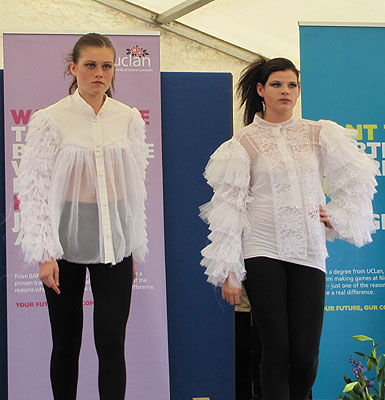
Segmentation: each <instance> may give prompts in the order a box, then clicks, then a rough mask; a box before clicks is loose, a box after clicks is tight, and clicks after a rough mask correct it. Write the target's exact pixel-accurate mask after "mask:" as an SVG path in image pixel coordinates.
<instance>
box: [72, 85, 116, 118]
mask: <svg viewBox="0 0 385 400" xmlns="http://www.w3.org/2000/svg"><path fill="white" fill-rule="evenodd" d="M72 97H73V99H74V100H75V101H76V103H77V104H78V105H79V106H80V107H82V108H83V109H84V110H88V112H91V113H92V115H93V116H95V111H94V109H93V108H92V107H91V106H90V105H89V104H88V103H87V102H86V101H85V100H84V99H83V97H82V96H80V94H79V89H76V90H75V92H74V94H73V95H72ZM108 102H109V97H108V96H107V95H106V94H104V103H103V105H102V107H101V109H100V110H99V112H98V115H100V114H101V113H102V112H103V111H104V108H105V107H106V106H107V103H108Z"/></svg>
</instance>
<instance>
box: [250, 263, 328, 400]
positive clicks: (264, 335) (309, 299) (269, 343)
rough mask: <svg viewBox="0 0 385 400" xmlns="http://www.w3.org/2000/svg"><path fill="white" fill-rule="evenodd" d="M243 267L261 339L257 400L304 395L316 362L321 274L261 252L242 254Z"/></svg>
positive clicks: (294, 398) (284, 399)
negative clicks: (245, 256)
mask: <svg viewBox="0 0 385 400" xmlns="http://www.w3.org/2000/svg"><path fill="white" fill-rule="evenodd" d="M245 266H246V271H247V279H246V281H245V288H246V292H247V295H248V297H249V300H250V304H251V308H252V313H253V316H254V319H255V321H256V325H257V328H258V333H259V335H260V338H261V342H262V360H261V387H262V395H263V400H278V399H279V400H289V399H290V400H306V399H307V398H308V396H309V393H310V391H311V388H312V385H313V383H314V381H315V377H316V373H317V367H318V350H319V343H320V337H321V330H322V321H323V310H324V302H325V274H324V273H323V272H322V271H320V270H318V269H316V268H311V267H305V266H302V265H298V264H292V263H289V262H285V261H280V260H275V259H272V258H267V257H255V258H250V259H247V260H245Z"/></svg>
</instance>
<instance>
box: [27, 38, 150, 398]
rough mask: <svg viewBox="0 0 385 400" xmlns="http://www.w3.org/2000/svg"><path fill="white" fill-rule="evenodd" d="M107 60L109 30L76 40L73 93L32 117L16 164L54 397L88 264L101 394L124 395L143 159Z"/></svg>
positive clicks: (63, 392) (73, 359)
mask: <svg viewBox="0 0 385 400" xmlns="http://www.w3.org/2000/svg"><path fill="white" fill-rule="evenodd" d="M114 62H115V49H114V47H113V45H112V43H111V41H110V40H109V39H108V38H107V37H105V36H102V35H99V34H96V33H90V34H87V35H84V36H82V37H81V38H80V39H79V40H78V41H77V43H76V44H75V46H74V49H73V51H72V53H71V54H70V57H69V64H68V71H69V73H70V74H71V75H72V76H73V82H72V83H71V86H70V89H69V93H70V95H69V96H67V97H65V98H63V99H62V100H60V101H59V102H57V103H55V104H53V105H50V106H49V107H47V108H44V109H42V110H39V111H37V112H36V113H35V114H34V115H33V117H32V119H31V122H30V124H29V127H28V133H27V137H26V146H25V151H24V154H23V158H22V162H21V167H20V170H21V172H20V177H19V184H20V194H19V197H20V209H21V230H22V233H23V241H22V249H23V251H24V254H25V259H26V261H28V262H37V263H39V264H40V272H39V277H40V279H41V280H42V282H43V284H44V290H45V294H46V297H47V302H48V308H49V316H50V322H51V330H52V339H53V349H52V356H51V383H52V389H53V395H54V398H55V400H58V399H60V400H61V399H63V400H72V399H73V400H74V399H76V392H77V380H78V362H79V352H80V346H81V338H82V325H83V305H82V299H83V292H84V287H85V278H86V270H87V269H88V271H89V274H90V282H91V288H92V294H93V297H94V336H95V345H96V350H97V354H98V359H99V393H100V398H101V399H104V400H122V399H124V397H125V386H126V367H125V356H124V342H125V332H126V324H127V320H128V315H129V309H130V301H131V285H132V281H133V279H134V277H135V270H134V268H133V261H134V262H136V263H139V262H143V261H144V257H145V254H146V252H147V234H146V221H145V204H144V203H145V199H146V189H145V184H144V179H145V170H146V166H147V160H146V156H145V154H146V153H145V131H144V122H143V120H142V118H141V116H140V113H139V112H138V110H136V109H135V108H130V107H129V106H127V105H125V104H123V103H120V102H119V101H117V100H114V99H112V98H111V87H112V86H113V80H114V73H115V66H114Z"/></svg>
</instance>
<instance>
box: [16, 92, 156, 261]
mask: <svg viewBox="0 0 385 400" xmlns="http://www.w3.org/2000/svg"><path fill="white" fill-rule="evenodd" d="M147 164H148V162H147V160H146V148H145V131H144V121H143V120H142V118H141V116H140V113H139V112H138V110H136V109H134V108H130V107H128V106H126V105H125V104H123V103H120V102H118V101H116V100H113V99H111V98H109V97H106V99H105V102H104V104H103V106H102V108H101V110H100V111H99V113H98V114H97V115H95V113H94V111H93V109H92V107H91V106H89V105H88V104H87V103H86V102H85V101H84V100H83V99H82V98H81V96H80V95H79V93H78V92H77V91H76V92H75V93H74V95H72V96H68V97H65V98H64V99H62V100H60V101H59V102H58V103H56V104H53V105H51V106H49V107H47V108H45V109H43V110H39V111H37V112H36V113H35V114H34V115H33V117H32V119H31V121H30V124H29V128H28V133H27V137H26V145H25V149H24V154H23V158H22V161H21V165H20V175H19V188H20V193H19V199H20V209H21V230H22V234H23V240H22V249H23V251H24V253H25V259H26V261H28V262H42V261H47V260H50V259H51V258H54V259H60V258H63V259H66V260H68V261H71V262H76V263H82V264H87V263H93V264H94V263H112V264H116V263H118V262H120V261H121V260H122V259H123V258H124V257H127V256H129V255H130V254H131V253H132V255H133V258H134V261H135V262H137V263H140V262H143V261H144V258H145V254H146V252H147V234H146V218H145V204H144V203H145V200H146V188H145V184H144V180H145V170H146V166H147Z"/></svg>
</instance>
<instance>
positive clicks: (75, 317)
mask: <svg viewBox="0 0 385 400" xmlns="http://www.w3.org/2000/svg"><path fill="white" fill-rule="evenodd" d="M58 264H59V282H60V291H61V294H60V295H57V294H56V293H55V292H54V291H53V290H52V289H50V288H48V287H47V286H44V289H45V294H46V297H47V302H48V309H49V318H50V322H51V330H52V340H53V348H52V356H51V383H52V390H53V395H54V399H55V400H75V399H76V391H77V382H78V369H79V365H78V364H79V353H80V346H81V340H82V329H83V292H84V286H85V278H86V268H87V267H88V269H89V272H90V280H91V288H92V294H93V297H94V336H95V345H96V351H97V354H98V359H99V379H98V382H99V395H100V399H101V400H123V399H124V396H125V391H126V364H125V358H124V341H125V334H126V325H127V320H128V314H129V310H130V302H131V284H132V258H131V257H128V258H125V259H123V260H122V261H121V262H120V263H119V264H117V265H114V266H112V267H111V264H90V265H87V266H86V265H83V264H75V263H71V262H68V261H65V260H59V261H58Z"/></svg>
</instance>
